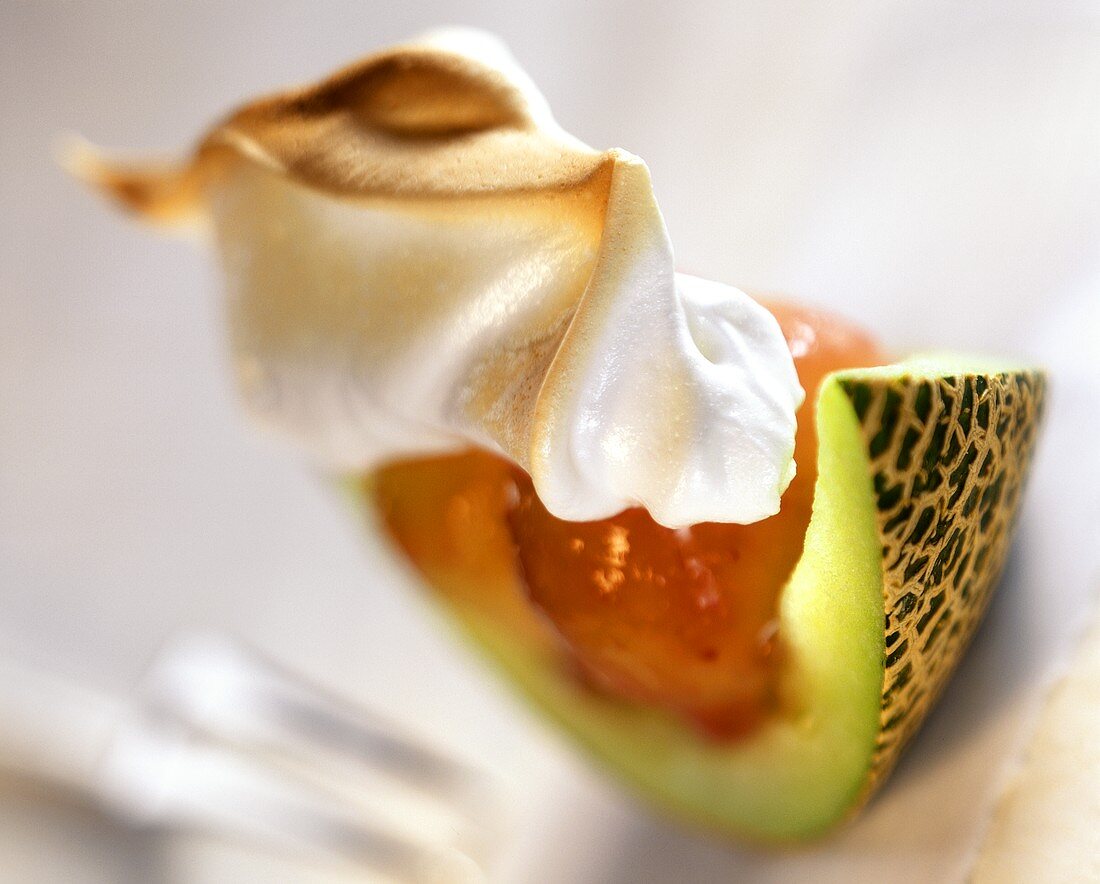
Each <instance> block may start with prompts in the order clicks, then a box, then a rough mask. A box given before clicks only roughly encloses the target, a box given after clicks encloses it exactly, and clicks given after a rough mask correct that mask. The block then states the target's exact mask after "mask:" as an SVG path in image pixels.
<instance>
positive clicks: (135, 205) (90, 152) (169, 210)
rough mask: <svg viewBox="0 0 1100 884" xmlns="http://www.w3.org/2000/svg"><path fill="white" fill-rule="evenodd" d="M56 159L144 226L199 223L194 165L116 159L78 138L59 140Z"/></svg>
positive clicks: (198, 189)
mask: <svg viewBox="0 0 1100 884" xmlns="http://www.w3.org/2000/svg"><path fill="white" fill-rule="evenodd" d="M53 155H54V159H55V160H56V161H57V163H58V165H59V166H61V168H62V169H64V170H65V171H66V172H68V173H69V174H70V175H71V176H72V177H73V178H75V179H76V180H78V181H80V182H82V183H84V184H86V185H88V187H90V188H91V189H92V190H94V191H95V192H96V193H99V194H100V195H102V196H104V197H106V198H107V199H109V200H110V201H112V202H114V203H115V204H117V205H118V206H120V207H122V208H123V209H125V210H126V211H127V212H129V213H131V214H134V215H138V216H140V217H141V218H142V220H144V221H148V222H152V223H157V224H164V225H170V226H173V227H178V226H192V225H194V224H196V223H197V222H198V221H199V219H200V214H199V211H198V208H199V197H200V192H199V191H200V188H199V186H198V181H197V180H195V177H196V176H195V173H194V169H193V167H192V166H191V165H189V164H187V165H183V164H178V163H170V162H160V163H157V162H128V161H124V160H115V159H111V158H109V157H108V156H107V155H106V154H105V153H104V152H103V151H101V150H100V149H99V148H98V147H96V146H95V145H94V144H92V143H91V142H90V141H88V140H86V139H85V138H82V137H81V136H79V135H74V134H68V135H64V136H62V137H60V138H58V139H57V140H56V142H55V143H54V146H53Z"/></svg>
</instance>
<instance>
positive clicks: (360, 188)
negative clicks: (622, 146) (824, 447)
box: [77, 31, 803, 527]
mask: <svg viewBox="0 0 1100 884" xmlns="http://www.w3.org/2000/svg"><path fill="white" fill-rule="evenodd" d="M77 169H78V171H79V172H80V173H81V174H83V175H84V176H85V177H87V178H90V179H91V180H93V182H95V183H96V184H98V185H100V186H101V187H103V188H105V189H106V190H108V191H109V192H110V193H112V194H113V195H114V196H116V197H117V198H119V199H120V200H121V201H123V202H124V203H126V204H127V205H129V206H130V207H132V208H134V209H136V210H138V211H139V212H141V213H143V214H144V215H146V216H148V217H151V218H153V219H156V220H162V221H181V220H195V221H198V222H200V224H202V225H203V226H208V227H209V229H212V230H213V232H214V234H215V238H216V242H217V245H218V250H219V252H220V255H221V258H222V263H223V267H224V271H225V277H226V282H227V289H228V317H229V323H230V339H231V342H232V348H233V355H234V366H235V371H236V376H237V380H238V384H239V388H240V390H241V393H242V396H243V400H244V402H245V404H246V406H247V408H248V410H249V412H250V413H251V414H252V415H253V416H254V417H255V418H257V419H258V420H259V421H260V422H261V423H263V424H265V425H267V426H270V427H272V428H275V429H277V430H279V431H282V432H284V433H286V434H289V435H290V436H291V437H292V438H293V439H294V440H296V441H297V442H298V443H299V444H300V445H301V446H303V447H304V448H305V449H306V450H307V451H309V452H310V453H311V454H312V455H313V456H314V457H315V458H316V459H317V460H319V461H320V462H321V463H322V464H323V465H324V466H326V467H327V468H331V469H335V470H364V469H370V468H372V467H373V466H375V465H378V464H381V463H385V462H387V461H392V460H395V459H401V458H405V457H413V456H419V455H424V454H433V453H444V452H447V451H457V450H462V449H464V448H468V447H471V446H476V447H482V448H485V449H488V450H490V451H493V452H496V453H500V454H504V455H505V456H507V457H508V458H510V459H511V460H513V461H514V462H515V463H517V464H518V465H520V466H521V467H523V468H524V469H525V470H527V471H528V472H529V473H530V475H531V477H532V479H533V481H534V485H535V488H536V490H537V492H538V494H539V497H540V498H541V499H542V501H543V502H544V503H545V505H546V507H547V508H548V509H549V511H550V512H551V513H553V514H554V515H556V516H558V517H559V518H564V519H569V520H576V521H582V520H591V519H600V518H605V517H607V516H610V515H613V514H615V513H617V512H619V511H621V510H623V509H625V508H627V507H629V506H636V505H641V506H644V507H646V508H647V509H648V510H649V512H650V513H651V515H652V516H653V518H654V519H655V520H656V521H658V522H660V523H661V524H664V525H666V526H670V527H679V526H684V525H690V524H694V523H698V522H704V521H716V522H742V523H746V522H753V521H757V520H759V519H762V518H765V517H766V516H769V515H771V514H774V513H775V512H777V511H778V509H779V498H780V495H781V494H782V492H783V490H784V489H785V488H786V486H787V485H788V484H789V482H790V480H791V478H792V477H793V474H794V462H793V451H794V435H795V426H796V424H795V411H796V410H797V408H798V407H799V405H800V404H801V401H802V398H803V393H802V389H801V387H800V386H799V384H798V379H797V375H796V373H795V370H794V366H793V363H792V361H791V356H790V353H789V352H788V350H787V347H786V344H785V342H784V339H783V336H782V334H781V332H780V329H779V326H778V324H777V322H776V321H775V319H774V318H773V317H772V316H771V314H770V313H768V311H767V310H765V309H764V308H763V307H761V306H760V305H758V304H757V303H756V302H755V301H753V300H752V299H751V298H749V297H748V296H747V295H745V294H744V293H743V292H740V291H738V290H737V289H734V288H731V287H729V286H725V285H721V284H719V283H715V282H710V281H707V280H703V279H699V278H696V277H691V276H687V275H683V274H679V273H676V272H675V271H674V263H673V252H672V247H671V243H670V240H669V236H668V232H667V230H666V228H665V224H664V221H663V219H662V217H661V213H660V210H659V208H658V205H657V201H656V198H655V196H654V193H653V186H652V182H651V180H650V175H649V171H648V169H647V167H646V166H645V164H644V163H643V162H642V161H641V160H640V159H638V158H637V157H635V156H633V155H631V154H629V153H627V152H625V151H622V150H610V151H604V152H600V151H595V150H593V149H591V148H588V147H586V146H585V145H584V144H582V143H581V142H579V141H577V140H576V139H575V138H573V137H572V136H570V135H568V134H567V133H565V132H564V131H563V130H562V129H561V128H560V127H558V126H557V124H556V123H555V122H554V121H553V119H552V117H551V116H550V113H549V110H548V109H547V106H546V103H545V101H544V100H543V99H542V97H541V96H540V95H539V94H538V92H537V91H536V90H535V89H534V87H533V86H532V85H531V84H530V82H529V80H528V79H527V78H526V76H525V75H524V74H523V73H522V71H520V70H519V68H518V67H517V66H516V64H515V62H514V61H512V60H511V58H510V56H509V55H508V54H507V52H506V50H504V49H503V47H502V46H501V45H500V44H499V43H498V42H496V41H495V40H493V39H492V38H489V37H487V36H485V35H482V34H478V33H471V32H466V31H460V32H442V33H440V34H438V35H434V36H430V37H428V38H426V39H424V40H422V41H420V42H417V43H412V44H409V45H406V46H400V47H397V48H394V49H392V50H388V51H385V52H382V53H380V54H378V55H375V56H372V57H370V58H368V59H366V60H364V61H363V62H361V63H359V64H357V65H354V66H353V67H350V68H348V69H346V70H344V71H341V72H339V73H337V74H335V75H334V76H333V77H331V78H329V79H328V80H326V81H324V82H322V83H321V84H319V85H317V86H312V87H308V88H306V89H302V90H297V91H293V92H287V93H283V94H280V95H277V96H274V97H271V98H267V99H262V100H260V101H257V102H254V103H252V104H249V105H247V106H245V107H244V108H242V109H241V110H239V111H237V112H236V113H234V114H233V115H231V116H230V117H229V118H227V119H226V120H225V121H224V122H222V123H221V124H219V125H218V126H217V127H215V128H214V129H213V130H212V131H211V132H210V134H208V135H207V136H206V138H205V139H204V140H203V141H202V143H201V144H200V146H199V148H198V150H197V151H196V153H195V155H194V157H193V159H192V160H191V161H190V162H189V163H187V164H185V165H183V166H181V167H178V168H170V167H169V168H163V169H156V170H148V169H121V168H118V167H113V166H109V165H107V164H104V163H102V162H101V161H98V160H96V159H93V158H91V157H88V156H85V157H83V158H78V162H77ZM206 222H210V224H209V225H207V224H206Z"/></svg>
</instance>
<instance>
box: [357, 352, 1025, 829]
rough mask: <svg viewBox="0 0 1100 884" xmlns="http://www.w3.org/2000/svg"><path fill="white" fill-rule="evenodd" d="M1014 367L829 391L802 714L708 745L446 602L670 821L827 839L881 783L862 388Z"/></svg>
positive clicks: (876, 550) (493, 656)
mask: <svg viewBox="0 0 1100 884" xmlns="http://www.w3.org/2000/svg"><path fill="white" fill-rule="evenodd" d="M1020 372H1025V373H1026V370H1023V369H1019V368H1014V367H1006V366H1004V365H996V364H984V363H981V362H977V361H975V360H972V359H963V358H959V357H952V356H932V357H924V358H921V359H916V360H910V361H908V362H904V363H899V364H897V365H893V366H887V367H884V368H877V369H861V370H853V371H848V372H842V373H839V374H834V375H832V376H830V377H829V378H828V379H827V380H826V381H825V383H824V384H823V385H822V388H821V391H820V393H819V402H818V409H817V432H818V480H817V486H816V489H815V498H814V510H813V518H812V520H811V522H810V525H809V529H808V531H807V534H806V540H805V547H804V551H803V555H802V558H801V560H800V561H799V564H798V566H797V567H796V569H795V571H794V573H793V574H792V576H791V579H790V581H789V582H788V584H787V586H786V587H785V588H784V590H783V593H782V596H781V599H780V623H781V625H780V634H781V635H782V636H783V637H784V639H785V642H786V647H787V650H788V659H789V661H790V662H789V664H788V665H787V667H786V669H785V673H784V676H783V679H784V685H783V687H784V690H783V693H784V695H785V696H790V697H792V698H794V702H793V707H794V711H792V712H791V713H790V714H784V715H783V716H781V717H777V718H776V719H775V720H773V721H771V722H770V723H768V724H767V725H765V726H763V727H762V728H760V729H759V730H757V731H756V732H755V733H753V734H752V735H751V736H749V737H748V738H745V739H742V740H739V741H736V742H731V743H722V742H713V741H708V740H706V739H703V738H701V737H700V736H699V735H698V734H697V733H696V732H695V731H694V730H692V729H691V728H690V727H688V726H687V725H685V724H684V723H683V722H681V721H680V720H679V719H677V718H676V717H674V716H672V715H670V714H668V713H665V712H661V711H658V710H653V709H647V708H642V707H639V706H637V705H631V704H628V703H625V702H621V701H617V700H614V699H611V698H606V697H602V696H599V695H597V694H595V693H594V692H592V691H591V690H588V689H585V688H582V687H581V686H579V685H578V683H577V682H576V681H575V680H574V679H573V678H572V677H571V676H570V675H569V674H568V673H567V672H566V670H565V669H564V667H562V666H560V665H557V662H556V661H554V660H552V659H549V658H548V657H547V655H546V653H545V650H544V649H541V648H534V647H532V646H531V643H530V642H528V641H525V640H524V639H523V637H522V635H523V631H522V630H514V631H513V630H509V629H506V628H502V627H501V624H500V623H499V622H494V621H493V620H492V619H487V618H485V617H483V616H481V615H480V614H479V612H478V610H477V608H476V605H474V604H472V603H469V604H450V605H449V608H450V613H451V614H453V615H454V616H455V617H456V618H457V619H458V621H459V623H460V624H461V625H462V627H463V628H464V631H465V632H466V633H467V635H468V636H469V637H471V638H472V639H473V641H474V643H475V644H476V645H478V646H479V647H480V649H481V650H482V651H483V652H484V653H485V654H487V656H488V657H489V658H490V660H491V661H492V662H493V663H494V664H495V665H496V666H497V667H498V668H499V669H500V670H501V671H502V672H503V674H505V675H506V676H507V677H508V679H510V680H511V681H512V682H513V683H514V685H515V686H516V687H518V688H519V689H520V691H521V692H522V693H523V694H524V695H525V696H526V698H527V699H528V700H529V701H530V702H531V703H532V704H533V705H534V706H535V708H536V709H537V710H539V711H540V712H541V713H543V714H544V715H545V716H547V717H548V718H550V719H551V720H553V721H554V722H556V723H557V724H558V725H559V726H560V727H561V728H563V729H564V730H565V731H566V732H567V733H568V734H570V735H571V736H572V737H573V738H575V739H576V740H577V741H578V742H579V743H580V744H582V745H583V746H584V748H585V749H587V750H588V751H589V753H590V754H591V755H593V756H595V757H596V758H597V759H598V760H599V761H600V762H602V764H603V765H604V766H605V767H607V768H608V769H610V771H612V772H613V773H615V774H617V775H618V776H619V777H621V778H622V779H623V780H624V781H626V782H628V783H629V784H630V785H632V786H633V787H634V788H635V789H636V790H639V791H640V792H642V793H643V794H644V795H645V796H647V797H648V798H649V799H650V800H651V801H652V802H654V803H655V804H657V805H658V806H660V807H661V808H662V809H664V810H666V811H667V812H669V813H670V814H672V815H674V816H677V817H680V818H683V819H687V820H690V821H693V822H695V823H698V824H700V825H703V826H706V827H708V828H712V829H719V830H722V831H724V832H727V833H729V834H731V835H734V836H737V837H740V838H743V839H747V840H752V841H759V842H790V841H798V840H804V839H809V838H813V837H815V836H818V835H820V834H822V833H824V832H825V831H827V830H828V829H829V828H830V827H832V826H834V825H835V824H837V823H838V822H839V821H841V820H843V819H844V818H845V817H846V816H847V815H848V814H849V813H850V812H851V811H853V810H854V809H855V808H856V807H858V806H859V804H861V803H862V800H863V799H864V798H865V797H866V795H867V794H868V793H869V791H870V785H872V784H873V783H874V782H875V781H877V779H878V778H879V777H878V775H877V773H876V772H875V770H874V768H875V765H876V751H877V748H878V747H877V741H878V740H879V737H880V732H881V731H882V730H883V715H882V709H883V708H884V706H885V701H884V699H883V697H884V679H885V677H886V673H887V668H888V667H887V663H888V662H889V661H888V660H887V657H888V656H889V655H888V653H887V649H886V647H885V642H886V641H887V638H886V635H885V630H884V627H883V624H884V615H886V614H887V613H888V612H887V611H886V610H885V605H886V601H885V599H886V597H887V595H888V593H884V560H883V540H882V533H881V514H880V510H881V509H882V504H881V497H878V498H876V489H875V487H874V481H873V476H874V470H873V469H872V459H873V458H872V456H871V453H870V452H871V450H874V445H873V444H871V445H869V444H868V440H873V439H874V437H875V436H876V428H875V427H874V426H871V427H868V426H867V416H866V415H863V416H862V418H863V420H862V421H861V415H860V414H859V413H858V405H857V403H856V402H855V400H854V399H853V394H852V390H853V389H854V388H856V387H859V386H861V385H863V386H864V387H866V385H868V384H870V385H875V384H882V383H894V382H904V383H907V384H911V383H915V382H918V381H920V380H928V381H930V382H933V383H936V382H940V381H942V380H943V379H945V378H946V379H947V380H949V381H954V380H955V379H956V378H957V377H959V376H968V377H971V376H972V377H974V378H976V379H979V380H978V383H981V380H980V379H981V378H994V377H998V376H999V377H1001V378H1004V377H1006V376H1008V377H1015V376H1017V373H1020ZM1029 376H1030V377H1038V376H1037V375H1034V374H1031V375H1029ZM982 388H983V389H984V386H983V387H982ZM890 431H891V433H893V428H892V427H891V428H890ZM974 432H977V430H976V429H975V431H974ZM896 435H899V436H900V431H899V433H898V434H896ZM893 441H894V443H897V442H898V440H893ZM887 453H889V452H887ZM1025 465H1026V464H1025ZM368 497H369V495H368ZM1014 504H1015V501H1013V502H1012V504H1011V505H1014ZM1009 520H1011V519H1010V518H1009ZM989 567H990V568H993V569H998V568H999V565H998V564H997V563H991V564H990V565H989ZM441 579H454V578H453V576H451V577H442V578H441ZM464 595H465V596H466V597H469V596H470V595H472V594H470V593H465V594H464ZM473 595H476V594H473ZM978 616H980V612H979V615H978ZM894 638H895V640H896V636H895V637H894ZM963 643H965V639H964V641H963ZM957 653H958V651H957V650H954V651H952V654H953V655H954V656H957ZM953 663H954V660H948V661H947V663H946V668H947V669H950V668H951V666H952V665H953ZM943 677H944V678H945V677H946V676H943ZM936 690H938V687H937V686H933V690H932V692H933V693H935V691H936ZM915 714H918V713H915ZM919 714H920V715H923V711H920V712H919ZM889 763H892V759H891V761H890V762H889ZM889 763H888V764H887V765H886V767H887V768H888V767H889Z"/></svg>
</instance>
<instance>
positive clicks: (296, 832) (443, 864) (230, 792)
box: [100, 718, 483, 881]
mask: <svg viewBox="0 0 1100 884" xmlns="http://www.w3.org/2000/svg"><path fill="white" fill-rule="evenodd" d="M100 784H101V789H100V794H101V795H102V796H103V797H104V799H105V800H106V802H107V803H108V804H109V806H110V807H111V808H112V809H113V810H114V811H115V812H117V813H120V814H121V815H123V816H124V817H126V818H127V819H129V820H130V821H131V822H132V823H134V824H136V825H141V826H146V827H153V828H175V829H193V830H198V831H208V832H214V833H217V834H219V835H228V836H231V837H233V838H235V839H237V840H240V841H243V842H246V843H250V844H253V845H256V844H259V845H261V846H263V847H265V848H268V849H274V850H276V852H283V853H285V852H287V851H288V850H290V851H291V852H296V853H304V854H306V855H309V856H312V857H314V858H326V857H327V858H328V859H330V860H331V859H332V858H340V859H342V860H344V861H350V862H352V863H355V864H357V865H362V866H368V867H370V868H372V869H374V870H376V871H379V872H382V873H383V874H386V875H389V876H392V877H395V878H397V879H399V880H402V881H413V880H421V879H422V878H424V877H425V876H426V875H427V874H429V870H430V869H432V868H433V867H435V868H436V869H437V870H438V868H445V869H451V870H453V874H449V876H448V877H447V878H445V880H448V881H458V880H463V881H478V880H483V877H482V876H481V874H480V872H479V871H478V867H477V866H476V864H475V863H473V860H472V858H469V857H466V856H465V855H464V854H461V853H460V852H459V851H458V850H457V848H455V847H454V845H449V844H445V843H438V842H437V843H432V841H430V840H428V839H425V840H422V841H417V840H413V839H412V838H409V837H406V836H403V835H400V834H398V833H395V832H392V831H389V830H387V828H386V827H385V826H383V825H382V824H380V823H378V822H377V821H374V820H371V819H370V818H368V817H367V816H366V815H364V813H363V812H362V808H361V807H360V806H358V805H356V804H354V803H353V802H349V801H347V800H345V799H344V798H342V797H341V796H339V795H337V794H334V793H330V792H327V791H324V790H322V789H319V788H317V787H316V785H315V784H312V783H309V782H305V781H302V780H300V779H298V778H296V777H295V776H293V775H292V774H291V773H289V772H287V771H282V770H279V769H277V768H275V767H272V766H271V765H269V764H266V763H264V762H263V761H262V760H260V759H258V758H254V757H249V756H247V755H244V754H242V753H241V752H239V751H234V750H231V749H227V748H224V747H220V746H215V745H209V744H204V743H202V742H196V741H195V740H193V739H190V738H188V737H187V736H186V735H185V734H183V733H182V732H173V731H172V730H171V729H170V728H164V727H161V726H157V725H150V724H149V723H148V722H144V721H142V720H141V719H140V718H137V719H134V720H132V721H130V722H128V723H127V724H126V725H125V726H124V727H123V728H122V729H121V730H120V732H119V734H118V736H117V738H116V740H115V741H114V743H113V744H112V746H111V749H110V751H109V752H108V755H107V757H106V758H105V760H104V763H103V765H102V768H101V775H100Z"/></svg>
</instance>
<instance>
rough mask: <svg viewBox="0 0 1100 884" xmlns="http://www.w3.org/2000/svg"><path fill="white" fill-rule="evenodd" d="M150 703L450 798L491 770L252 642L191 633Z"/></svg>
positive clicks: (208, 726) (171, 653)
mask: <svg viewBox="0 0 1100 884" xmlns="http://www.w3.org/2000/svg"><path fill="white" fill-rule="evenodd" d="M146 699H147V704H148V706H149V708H151V709H153V710H155V711H157V712H159V713H161V714H164V715H167V716H169V717H172V718H175V719H177V720H181V721H184V722H186V723H188V724H189V725H190V726H192V727H196V728H199V729H201V730H203V731H205V732H207V733H209V734H212V735H216V736H218V737H219V738H222V739H229V740H233V741H235V742H245V743H261V744H264V743H266V744H271V743H274V744H277V745H282V746H283V747H284V748H286V743H287V741H288V739H289V740H291V741H293V742H295V743H298V744H299V745H298V746H296V747H293V748H297V749H300V748H302V744H304V745H305V746H313V745H319V746H322V747H324V748H325V749H326V750H328V751H330V752H336V753H339V754H341V755H343V756H345V757H347V758H350V759H351V760H352V761H354V762H357V763H360V764H368V765H369V766H370V767H372V768H377V769H381V770H384V771H386V772H387V773H389V774H390V775H392V776H394V777H397V778H399V779H401V780H402V781H404V782H405V783H407V784H409V785H412V786H415V787H417V788H419V789H421V790H424V791H426V792H428V793H430V794H434V795H437V796H439V797H442V798H446V799H448V800H468V799H470V798H471V797H472V796H473V795H475V794H476V793H477V792H478V786H479V785H480V784H483V783H484V782H485V779H486V775H485V774H484V773H483V772H481V771H478V770H475V769H474V768H473V767H472V766H470V765H467V764H465V763H463V762H460V761H457V760H455V759H453V758H451V757H449V756H447V755H446V754H444V753H442V752H440V751H438V750H436V749H433V748H430V747H429V746H427V745H426V744H425V743H423V742H422V741H420V740H417V739H414V738H412V737H411V736H407V735H405V734H402V733H401V732H400V731H399V729H398V728H397V727H395V726H394V725H391V724H389V723H388V722H385V721H384V720H383V719H381V718H380V717H379V716H377V715H375V714H373V713H371V712H369V711H367V710H365V709H362V708H361V707H358V706H356V705H355V704H353V703H351V702H349V701H346V700H344V699H342V698H338V697H336V696H335V695H333V694H332V693H330V692H329V691H327V690H325V689H323V688H320V687H317V686H314V685H312V684H310V683H309V682H308V681H306V680H305V679H303V678H301V677H300V676H297V675H295V674H293V673H291V672H290V671H289V670H287V669H286V668H284V667H282V666H279V665H278V664H276V663H273V662H272V661H270V660H268V659H267V658H265V657H264V656H263V655H262V654H260V653H258V652H256V651H254V650H252V649H251V648H249V647H247V646H245V645H244V644H242V643H240V642H237V641H233V640H230V639H227V638H224V637H220V636H215V635H207V634H203V635H190V636H187V637H185V638H183V639H181V640H178V641H176V642H174V643H172V644H171V645H169V646H168V648H167V650H166V652H165V653H164V654H163V655H162V656H161V657H160V659H159V660H158V663H157V664H156V666H155V667H154V669H153V670H152V671H151V674H150V679H149V681H148V682H147V683H146Z"/></svg>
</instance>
